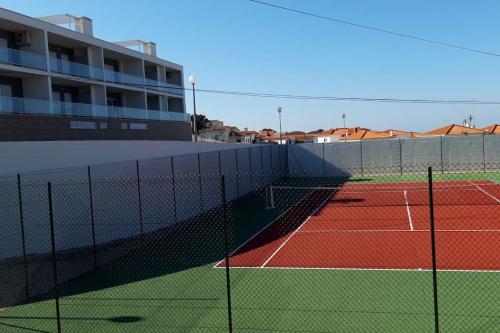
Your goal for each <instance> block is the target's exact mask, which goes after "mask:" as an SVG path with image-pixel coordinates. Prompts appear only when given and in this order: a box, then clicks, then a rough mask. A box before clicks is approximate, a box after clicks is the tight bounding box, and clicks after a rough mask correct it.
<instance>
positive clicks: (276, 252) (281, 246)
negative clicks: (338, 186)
mask: <svg viewBox="0 0 500 333" xmlns="http://www.w3.org/2000/svg"><path fill="white" fill-rule="evenodd" d="M334 194H335V192H333V193H332V194H330V195H329V196H328V197H327V198H326V199H325V200H323V202H322V203H321V204H320V205H319V206H318V208H316V209H315V210H314V211H313V212H312V214H311V215H309V217H308V218H307V219H306V220H305V221H304V222H302V224H301V225H300V226H299V227H298V228H297V229H295V230H294V232H292V234H291V235H290V236H289V237H288V238H287V239H286V240H285V241H284V242H283V243H282V244H281V245H280V246H279V247H278V248H277V249H276V251H274V252H273V254H271V256H270V257H269V258H268V259H267V260H266V261H265V262H264V263H263V264H262V266H260V267H261V268H264V267H265V266H266V265H267V263H269V261H271V259H273V258H274V256H275V255H276V254H278V252H279V251H280V250H281V249H282V248H283V247H284V246H285V244H286V243H288V241H289V240H290V239H292V237H293V236H294V235H295V234H296V233H297V232H298V231H299V230H300V229H301V228H302V227H303V226H304V225H305V224H306V223H307V222H308V221H309V220H310V219H311V217H312V216H313V215H314V214H316V213H317V212H318V210H320V209H321V207H323V205H324V204H325V203H327V202H328V201H329V200H330V199H331V198H332V196H333V195H334Z"/></svg>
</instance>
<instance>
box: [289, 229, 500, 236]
mask: <svg viewBox="0 0 500 333" xmlns="http://www.w3.org/2000/svg"><path fill="white" fill-rule="evenodd" d="M412 231H413V232H429V231H430V230H429V229H415V230H406V229H332V230H328V229H326V230H311V231H301V232H299V234H301V235H307V234H327V233H331V234H335V233H348V232H353V233H356V232H359V233H363V232H366V233H368V232H373V233H379V232H380V233H383V232H403V233H406V232H412ZM435 231H436V232H500V229H441V230H439V229H436V230H435Z"/></svg>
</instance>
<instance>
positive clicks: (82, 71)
mask: <svg viewBox="0 0 500 333" xmlns="http://www.w3.org/2000/svg"><path fill="white" fill-rule="evenodd" d="M133 45H139V46H140V47H142V49H143V52H139V51H136V50H133V49H131V48H129V47H130V46H133ZM183 87H184V83H183V67H182V66H181V65H178V64H175V63H172V62H169V61H166V60H163V59H160V58H158V57H157V56H156V44H155V43H154V42H143V41H137V40H136V41H125V42H119V43H112V42H108V41H104V40H101V39H99V38H96V37H94V36H93V29H92V20H91V19H90V18H87V17H74V16H71V15H58V16H50V17H44V18H33V17H28V16H25V15H22V14H19V13H16V12H12V11H9V10H7V9H4V8H0V141H14V140H23V141H29V140H67V139H84V140H90V139H105V140H106V139H113V140H116V139H119V140H124V139H127V140H137V139H152V140H191V123H190V116H189V114H187V113H186V110H185V101H184V90H183Z"/></svg>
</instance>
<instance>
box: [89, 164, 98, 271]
mask: <svg viewBox="0 0 500 333" xmlns="http://www.w3.org/2000/svg"><path fill="white" fill-rule="evenodd" d="M87 179H88V181H89V207H90V223H91V226H92V251H93V253H94V269H95V268H97V245H96V240H95V217H94V195H93V189H92V176H91V173H90V165H89V166H87Z"/></svg>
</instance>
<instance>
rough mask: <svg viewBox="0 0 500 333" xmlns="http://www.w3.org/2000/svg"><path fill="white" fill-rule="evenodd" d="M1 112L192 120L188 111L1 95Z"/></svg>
mask: <svg viewBox="0 0 500 333" xmlns="http://www.w3.org/2000/svg"><path fill="white" fill-rule="evenodd" d="M0 113H13V114H37V115H56V116H77V117H100V118H119V119H141V120H162V121H186V122H188V121H190V115H189V114H187V113H180V112H179V113H178V112H168V111H158V110H147V109H140V108H129V107H111V106H106V105H98V104H87V103H73V102H61V101H52V102H51V101H49V100H42V99H34V98H19V97H6V96H2V97H0Z"/></svg>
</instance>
